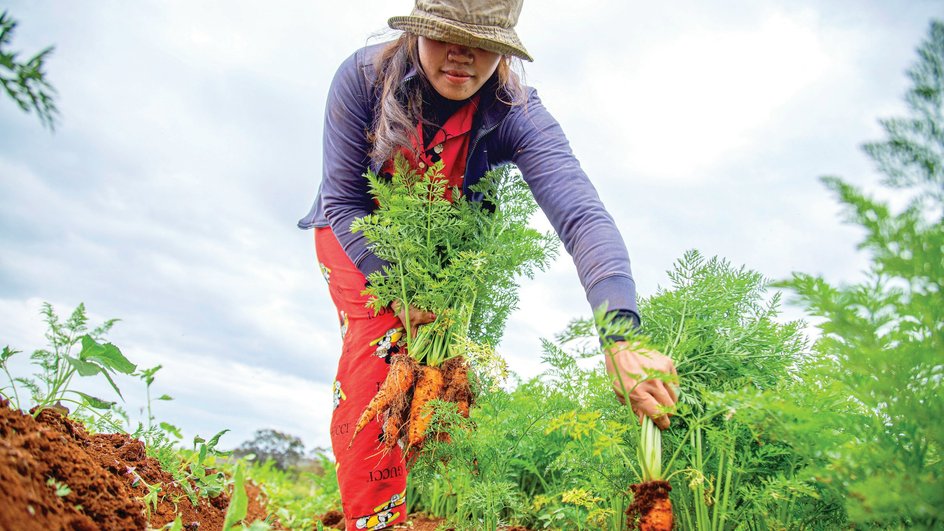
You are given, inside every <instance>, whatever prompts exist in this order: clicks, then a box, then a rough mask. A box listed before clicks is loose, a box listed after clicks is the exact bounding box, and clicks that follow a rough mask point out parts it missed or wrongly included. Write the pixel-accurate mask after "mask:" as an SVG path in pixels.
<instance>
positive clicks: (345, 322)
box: [340, 310, 351, 340]
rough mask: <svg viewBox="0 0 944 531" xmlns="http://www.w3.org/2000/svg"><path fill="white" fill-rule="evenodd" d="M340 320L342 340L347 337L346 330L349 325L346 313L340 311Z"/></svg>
mask: <svg viewBox="0 0 944 531" xmlns="http://www.w3.org/2000/svg"><path fill="white" fill-rule="evenodd" d="M340 318H341V339H342V340H343V339H344V338H345V337H347V329H348V328H349V327H350V324H351V323H349V322H348V320H347V312H345V311H344V310H341V314H340Z"/></svg>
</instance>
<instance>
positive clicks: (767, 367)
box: [410, 252, 842, 530]
mask: <svg viewBox="0 0 944 531" xmlns="http://www.w3.org/2000/svg"><path fill="white" fill-rule="evenodd" d="M669 277H670V279H671V280H672V285H671V286H670V287H669V288H666V289H660V290H659V291H658V292H657V293H656V294H655V295H653V296H652V297H649V298H646V299H644V300H642V301H641V311H642V312H643V315H644V316H645V324H644V326H645V330H646V332H647V337H646V338H638V337H637V338H636V339H644V340H645V341H647V342H648V344H650V345H651V346H654V347H658V348H659V350H661V351H662V352H665V353H668V354H669V355H671V356H672V357H673V359H674V360H675V362H676V366H677V367H678V371H679V375H680V378H681V386H682V392H681V397H680V404H679V407H678V410H677V412H676V414H675V416H674V418H673V425H672V428H670V429H669V430H667V431H664V432H662V434H661V435H662V437H663V443H662V444H663V450H664V454H663V459H662V471H661V475H662V477H663V478H664V479H665V480H667V481H668V482H670V483H671V485H672V492H671V499H672V504H673V506H674V508H675V509H676V514H677V518H676V522H675V525H676V526H677V527H678V528H680V529H732V528H735V527H737V526H744V527H747V528H751V529H766V528H770V527H774V526H779V527H786V528H798V527H806V528H811V529H816V528H820V529H833V528H835V527H836V526H837V525H841V522H842V514H841V513H842V512H841V508H840V507H839V506H838V505H837V503H836V501H835V499H834V498H832V497H830V496H829V493H828V492H822V490H823V489H821V488H820V487H819V486H818V485H815V484H813V483H811V482H810V481H807V480H805V478H801V477H798V476H797V475H796V473H797V471H798V469H799V468H800V466H801V465H802V458H801V457H800V456H799V455H797V454H796V452H795V451H793V450H792V449H791V447H789V446H788V445H785V444H782V443H778V442H775V441H770V440H767V439H765V438H764V437H763V436H762V435H759V434H757V433H755V432H754V431H752V430H751V429H750V426H749V425H748V424H746V423H745V422H742V421H741V420H740V418H739V417H738V416H737V415H732V410H731V407H730V404H729V403H728V402H727V400H726V397H725V395H724V393H725V392H726V391H729V390H742V389H748V390H752V392H756V391H761V390H767V389H775V388H777V387H778V386H781V385H785V383H787V382H790V381H792V379H793V378H794V377H795V374H794V373H793V371H792V370H791V368H792V367H793V366H794V365H795V364H796V363H797V361H798V360H799V358H800V357H801V355H802V352H803V349H804V346H805V341H804V339H803V337H802V335H801V334H800V328H801V323H798V322H790V323H780V322H778V319H777V318H778V308H779V306H778V305H779V299H778V297H777V296H776V295H773V296H770V295H769V294H768V293H767V292H766V289H765V288H766V281H765V280H764V279H763V277H762V276H761V275H759V274H758V273H755V272H752V271H749V270H746V269H744V268H735V267H733V266H731V265H730V264H729V263H727V262H725V261H724V260H720V259H706V258H704V257H702V256H701V255H699V254H698V253H697V252H689V253H686V255H685V256H684V257H683V258H682V259H681V260H679V261H678V263H677V264H676V266H675V268H674V270H673V271H671V272H670V274H669ZM609 332H611V330H605V331H604V334H607V333H609ZM623 332H628V331H625V330H624V331H623ZM599 337H600V335H599V331H598V326H597V323H595V322H594V320H592V319H586V320H579V321H575V322H574V323H572V325H571V326H569V327H568V329H567V330H565V331H564V332H563V333H562V334H560V335H559V336H558V337H557V339H556V341H545V342H544V360H545V362H546V363H548V365H549V367H550V368H549V369H548V371H547V372H545V373H544V374H543V375H542V376H541V377H538V378H535V379H532V380H530V381H528V382H525V383H522V384H520V385H518V386H517V387H516V388H515V389H514V390H513V391H511V392H510V393H501V392H498V393H487V394H483V396H482V398H481V400H480V401H479V403H478V406H477V407H475V408H473V410H472V414H471V418H470V420H471V422H473V423H474V425H475V427H476V429H475V430H474V431H472V430H464V429H462V428H461V424H460V423H459V419H457V418H454V417H453V418H442V419H441V420H440V422H442V425H443V426H444V429H447V430H448V431H449V433H450V436H451V441H452V442H451V443H450V444H449V445H442V444H439V443H435V442H431V443H430V446H429V452H428V455H427V456H425V457H424V458H422V459H421V460H420V461H418V462H417V464H416V465H415V466H414V468H413V471H412V472H411V487H410V488H411V493H412V494H413V495H414V503H415V506H416V507H415V508H417V509H425V510H430V511H432V512H434V513H436V514H439V515H442V516H448V517H450V519H451V524H453V525H456V526H458V527H465V528H477V529H488V528H494V527H492V524H494V523H495V522H494V521H486V520H484V519H485V518H487V517H488V515H489V514H492V515H496V516H497V517H499V518H501V519H502V520H503V521H504V522H507V523H519V524H523V525H527V526H528V527H531V528H536V529H612V530H619V529H625V528H626V527H627V521H626V520H627V519H626V516H625V515H624V511H625V510H626V509H627V508H628V507H629V506H630V504H631V502H632V501H633V496H632V494H631V493H630V492H629V490H628V487H629V486H630V484H632V483H637V482H639V481H641V480H642V479H643V478H644V474H646V472H644V468H643V467H641V466H640V464H639V461H638V459H637V451H638V450H639V449H640V445H639V441H640V436H641V428H640V425H639V421H638V420H637V419H636V418H635V416H634V415H633V413H632V412H631V410H630V409H629V408H627V407H623V406H620V405H619V404H618V403H617V402H616V400H615V396H614V394H613V391H612V388H611V386H610V381H609V378H608V376H607V375H606V372H605V370H604V368H603V366H602V363H599V364H596V365H593V366H587V362H582V361H581V360H583V359H584V358H594V359H599V358H601V357H602V356H603V354H602V348H601V344H600V340H599ZM646 377H660V375H655V374H653V375H647V376H646ZM450 427H451V428H450ZM443 462H445V463H447V464H443ZM654 472H655V473H657V471H654V470H652V469H651V468H650V470H649V472H648V473H654ZM637 523H638V522H635V521H634V522H633V524H634V525H636V524H637ZM483 524H486V525H483Z"/></svg>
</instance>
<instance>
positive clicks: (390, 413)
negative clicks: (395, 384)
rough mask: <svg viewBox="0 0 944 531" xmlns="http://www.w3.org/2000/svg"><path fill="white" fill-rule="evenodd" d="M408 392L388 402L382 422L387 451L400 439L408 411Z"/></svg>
mask: <svg viewBox="0 0 944 531" xmlns="http://www.w3.org/2000/svg"><path fill="white" fill-rule="evenodd" d="M410 398H411V397H410V393H404V394H403V395H401V396H399V397H397V398H396V399H395V400H393V401H392V402H391V403H390V406H389V407H388V408H387V420H386V421H385V422H384V436H383V442H384V446H385V447H386V448H387V451H390V450H392V449H393V447H394V446H396V445H397V441H399V440H400V434H401V433H402V430H403V427H404V425H406V421H407V415H408V414H409V412H410Z"/></svg>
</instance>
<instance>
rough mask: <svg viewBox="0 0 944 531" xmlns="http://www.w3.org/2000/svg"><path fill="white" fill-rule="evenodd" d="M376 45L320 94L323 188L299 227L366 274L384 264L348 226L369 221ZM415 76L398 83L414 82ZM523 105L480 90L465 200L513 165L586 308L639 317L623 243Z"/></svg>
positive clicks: (535, 112) (544, 123)
mask: <svg viewBox="0 0 944 531" xmlns="http://www.w3.org/2000/svg"><path fill="white" fill-rule="evenodd" d="M383 46H384V44H378V45H374V46H368V47H366V48H362V49H360V50H358V51H357V52H355V53H354V54H353V55H352V56H350V57H349V58H348V59H347V60H345V61H344V63H343V64H342V65H341V67H340V68H339V69H338V71H337V73H336V74H335V77H334V80H333V82H332V83H331V89H330V92H329V94H328V103H327V107H326V110H325V127H324V163H323V164H324V168H323V176H322V181H321V186H320V188H319V190H318V195H317V198H316V199H315V203H314V205H313V206H312V208H311V210H310V211H309V213H308V215H306V216H305V217H304V218H302V219H301V220H300V221H299V222H298V226H299V227H300V228H302V229H310V228H312V227H327V226H330V227H331V229H332V230H333V232H334V234H335V235H336V236H337V238H338V241H339V242H340V243H341V246H342V247H343V248H344V251H345V252H346V253H347V255H348V257H350V258H351V261H352V262H354V264H355V265H356V266H357V267H358V269H360V270H361V271H362V272H363V273H364V274H365V275H368V274H370V273H371V272H373V271H376V270H378V269H380V268H381V267H383V265H384V262H383V261H382V260H381V259H379V258H377V256H375V255H374V254H373V253H372V252H371V251H370V249H368V247H367V243H366V241H365V239H364V237H363V235H362V234H360V233H352V232H351V230H350V226H351V222H353V221H354V220H355V219H357V218H360V217H363V216H365V215H367V214H370V213H371V212H372V211H373V209H374V203H373V201H372V199H371V197H370V194H369V193H368V189H367V179H366V178H364V177H363V174H364V173H365V171H366V169H367V168H368V167H372V168H373V169H374V170H375V171H377V170H379V168H378V167H377V165H376V164H372V163H371V160H370V158H369V157H368V152H369V151H370V145H369V142H368V140H367V131H368V130H369V129H370V128H371V125H372V123H373V119H374V109H375V108H376V103H377V100H378V98H379V92H380V91H379V88H378V87H377V85H376V83H375V80H376V70H375V65H374V61H375V60H377V59H378V58H379V54H380V52H381V51H382V49H383ZM417 76H418V74H417V73H416V72H413V73H411V74H410V75H408V76H407V77H406V78H405V80H404V83H411V82H418V81H419V79H418V77H417ZM526 91H527V102H526V103H525V104H521V105H514V106H511V105H508V104H506V103H503V101H501V100H504V101H508V99H507V98H500V99H499V98H497V97H496V83H495V80H494V79H492V80H490V81H489V82H488V83H486V84H485V85H484V86H483V87H482V89H481V90H480V94H481V99H480V104H479V112H478V114H477V116H476V117H475V120H474V122H473V127H472V135H473V136H472V141H471V145H470V146H469V155H468V160H467V163H466V172H465V179H464V185H463V188H464V190H463V195H467V196H469V197H470V198H472V199H475V194H471V195H470V194H469V190H468V186H470V185H472V184H475V183H476V182H478V180H479V179H480V178H481V177H482V176H483V175H484V174H485V172H486V171H488V170H489V169H490V168H494V167H496V166H500V165H502V164H505V163H509V162H511V163H513V164H515V165H516V166H517V167H518V169H519V170H520V171H521V174H522V176H523V177H524V180H525V182H527V183H528V186H529V187H530V188H531V192H532V193H533V194H534V198H535V200H536V201H537V203H538V205H539V206H540V207H541V209H542V210H543V211H544V213H545V215H546V216H547V218H548V219H549V220H550V222H551V225H553V227H554V230H555V231H557V234H558V236H560V239H561V241H562V242H563V244H564V248H565V249H566V250H567V252H568V253H569V254H570V255H571V256H572V257H573V259H574V264H575V265H576V267H577V273H578V276H579V277H580V282H581V284H582V285H583V288H584V291H585V292H586V294H587V300H588V301H589V302H590V305H591V307H592V308H594V309H596V308H599V307H600V306H601V305H603V304H606V305H607V308H608V309H609V310H611V311H612V310H622V312H620V313H623V312H627V311H628V312H632V313H633V314H635V317H636V319H638V310H637V308H636V285H635V282H634V281H633V275H632V272H631V270H630V263H629V254H628V253H627V252H626V245H625V244H624V243H623V238H622V236H621V235H620V233H619V230H618V229H617V228H616V224H615V223H614V221H613V218H612V216H610V214H609V213H608V212H607V211H606V209H605V208H604V206H603V203H602V202H601V201H600V197H599V195H598V194H597V192H596V190H595V189H594V187H593V185H592V184H591V183H590V180H589V179H588V178H587V175H586V174H585V173H584V171H583V170H582V169H581V167H580V163H579V162H578V161H577V158H576V157H575V156H574V154H573V152H572V151H571V149H570V144H569V143H568V141H567V138H566V137H565V136H564V133H563V131H562V130H561V127H560V124H558V123H557V120H555V119H554V117H553V116H551V114H550V113H549V112H548V111H547V110H546V109H545V108H544V105H542V104H541V100H540V99H539V98H538V95H537V91H535V90H534V89H533V88H530V87H526Z"/></svg>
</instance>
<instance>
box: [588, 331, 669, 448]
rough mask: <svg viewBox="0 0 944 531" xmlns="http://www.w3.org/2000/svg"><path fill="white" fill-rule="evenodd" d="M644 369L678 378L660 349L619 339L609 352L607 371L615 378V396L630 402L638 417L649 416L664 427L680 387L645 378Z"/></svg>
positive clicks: (657, 424) (621, 400) (660, 426)
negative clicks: (652, 348)
mask: <svg viewBox="0 0 944 531" xmlns="http://www.w3.org/2000/svg"><path fill="white" fill-rule="evenodd" d="M645 369H650V370H655V371H659V372H663V373H666V374H669V375H673V376H675V377H676V378H677V377H678V373H677V372H676V371H675V364H674V363H672V360H671V359H670V358H669V357H668V356H666V355H664V354H662V353H661V352H659V351H656V350H651V349H646V348H642V347H641V346H640V345H639V344H636V343H629V342H628V341H617V342H616V343H614V344H613V346H611V347H610V348H609V350H608V351H607V352H606V371H607V373H609V374H610V377H611V378H612V379H613V390H614V391H615V392H616V398H617V400H619V401H620V402H622V403H624V404H625V403H626V396H627V395H629V404H630V406H631V407H632V408H633V411H634V412H635V413H636V415H638V416H639V420H640V421H642V418H643V415H646V416H649V417H651V418H652V420H653V422H655V424H656V426H658V427H659V428H661V429H663V430H664V429H666V428H668V427H669V424H670V422H669V417H670V416H671V415H672V414H671V413H667V412H666V411H665V409H666V408H673V407H674V406H675V403H676V402H677V401H678V393H677V386H676V385H675V384H674V383H667V382H663V381H662V380H658V379H646V371H645Z"/></svg>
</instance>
